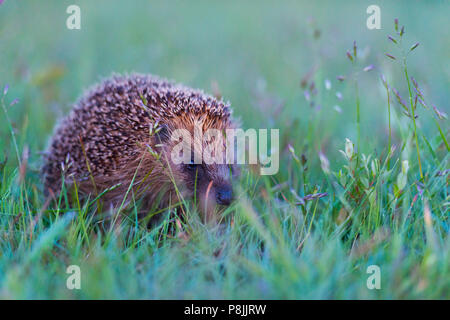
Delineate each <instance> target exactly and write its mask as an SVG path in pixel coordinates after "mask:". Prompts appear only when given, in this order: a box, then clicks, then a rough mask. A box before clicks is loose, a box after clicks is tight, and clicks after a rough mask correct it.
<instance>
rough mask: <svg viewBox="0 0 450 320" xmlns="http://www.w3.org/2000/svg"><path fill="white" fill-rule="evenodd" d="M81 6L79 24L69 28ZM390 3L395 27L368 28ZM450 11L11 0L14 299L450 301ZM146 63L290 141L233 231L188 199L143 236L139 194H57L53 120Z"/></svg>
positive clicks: (7, 270)
mask: <svg viewBox="0 0 450 320" xmlns="http://www.w3.org/2000/svg"><path fill="white" fill-rule="evenodd" d="M72 2H76V4H77V5H79V6H80V8H81V29H80V30H69V29H67V28H66V19H67V17H68V14H67V13H66V8H67V6H69V5H71V4H72ZM376 2H379V4H378V5H379V6H380V8H381V29H379V30H369V29H368V28H367V27H366V19H367V18H368V16H369V15H368V14H367V13H366V8H367V7H368V6H369V5H371V4H377V3H376ZM448 12H450V3H449V2H448V1H427V2H425V1H406V0H402V1H339V2H337V1H282V2H279V3H278V2H277V3H275V2H269V1H258V2H257V3H256V2H251V1H227V2H211V1H189V2H182V1H170V2H169V1H152V2H148V1H134V2H133V4H129V5H124V4H123V2H119V1H105V0H101V1H95V3H94V2H93V1H87V0H82V1H66V0H62V1H61V0H59V1H56V0H54V1H52V0H48V1H8V0H6V1H2V3H1V4H0V48H1V50H0V52H1V54H0V98H1V99H0V100H1V109H0V298H1V299H449V298H450V237H449V218H448V216H449V215H448V207H449V199H450V198H449V193H448V182H449V165H448V161H449V152H448V151H449V146H448V142H449V138H450V137H449V125H448V121H449V120H448V114H449V111H450V109H449V104H448V102H449V99H450V96H449V85H450V81H449V79H450V63H449V61H450V59H449V58H450V38H449V37H448V33H449V26H448ZM395 19H398V25H396V23H395V21H396V20H395ZM403 27H404V28H403ZM389 36H390V37H391V38H389ZM417 44H418V45H417ZM132 71H136V72H141V73H152V74H156V75H159V76H162V77H166V78H169V79H174V80H176V81H178V82H182V83H184V84H186V85H188V86H191V87H194V88H202V89H204V90H205V91H207V92H210V93H213V94H215V95H218V96H222V97H223V98H224V99H225V100H229V101H230V103H231V106H232V108H233V110H234V115H235V116H236V117H239V118H240V119H241V121H242V124H243V127H244V128H257V129H258V128H277V129H279V130H280V151H279V157H280V170H279V172H278V173H277V174H276V175H273V176H259V175H257V174H255V172H253V171H252V170H250V169H248V168H243V170H242V176H241V179H240V182H239V185H238V189H237V190H238V194H237V199H236V201H235V202H234V203H233V204H232V205H231V206H230V207H229V208H227V209H226V210H225V211H224V213H223V215H224V217H225V219H224V223H223V224H222V225H219V226H212V225H207V224H204V223H203V222H202V221H201V219H200V218H199V215H198V214H197V212H196V209H195V205H193V204H192V203H190V202H189V201H186V202H185V203H183V204H182V205H180V206H178V207H176V208H168V209H167V210H164V211H162V212H158V214H162V215H164V217H165V218H164V219H163V220H162V222H161V223H160V224H159V225H157V226H155V227H154V228H151V229H148V228H147V227H146V224H145V223H143V222H142V221H139V219H138V218H137V207H138V206H139V199H136V203H133V204H131V205H129V206H127V207H124V208H117V209H115V210H106V211H103V212H98V210H97V209H96V208H97V206H96V201H92V199H91V200H90V201H85V202H75V203H69V201H68V200H67V194H64V193H63V194H62V195H61V196H59V197H57V198H48V199H47V198H45V197H44V194H43V186H42V182H41V179H40V175H39V170H40V167H41V165H42V158H41V152H42V151H44V150H45V148H46V145H47V143H48V139H49V137H50V136H51V133H52V130H53V127H54V125H55V123H56V122H57V120H58V119H60V118H61V117H62V116H64V115H65V114H67V113H68V111H69V110H70V108H71V105H72V104H73V103H74V102H75V101H76V99H77V98H78V97H79V96H81V94H82V92H83V90H84V89H86V88H87V87H89V86H91V85H92V84H94V83H96V82H98V81H99V80H100V79H101V78H103V77H107V76H109V75H110V74H111V73H113V72H119V73H125V72H132ZM155 210H156V209H155ZM181 216H182V217H183V219H181V218H180V217H181ZM111 221H112V222H111ZM173 226H175V228H174V227H173ZM70 265H77V266H79V267H80V270H81V289H79V290H78V289H75V290H70V289H68V288H67V286H66V281H67V278H68V276H69V274H67V273H66V270H67V267H68V266H70ZM370 266H377V267H378V268H379V271H380V288H379V289H370V288H369V287H370V286H369V287H368V285H367V280H368V278H369V277H370V276H371V275H372V273H371V272H369V273H368V272H367V271H368V267H370ZM369 270H373V269H371V268H369ZM369 282H370V281H369Z"/></svg>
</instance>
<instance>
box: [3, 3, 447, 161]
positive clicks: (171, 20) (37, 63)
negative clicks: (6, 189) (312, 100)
mask: <svg viewBox="0 0 450 320" xmlns="http://www.w3.org/2000/svg"><path fill="white" fill-rule="evenodd" d="M70 4H77V5H79V6H80V8H81V30H68V29H67V28H66V19H67V17H68V16H69V14H67V13H66V8H67V6H69V5H70ZM371 4H377V5H379V6H380V8H381V30H368V29H367V27H366V19H367V17H368V16H369V15H368V14H367V13H366V8H367V7H368V6H369V5H371ZM449 9H450V6H449V2H448V1H375V2H374V1H339V2H336V1H281V2H277V3H274V2H272V1H258V2H257V3H256V2H254V1H227V2H226V3H225V2H214V3H212V2H210V1H189V2H185V1H133V2H131V3H127V4H124V3H123V2H121V1H95V2H93V1H61V0H58V1H39V2H36V1H8V0H6V1H5V2H4V3H3V4H2V5H1V6H0V48H1V55H0V82H1V84H2V85H4V84H5V83H8V84H9V85H10V92H11V93H10V95H9V96H10V97H13V96H17V97H18V98H19V99H20V103H19V104H17V105H15V106H14V110H11V114H12V118H13V119H14V120H15V122H16V123H18V125H19V126H20V124H22V125H23V122H24V121H29V123H30V125H29V126H28V127H27V128H28V129H27V132H26V134H22V135H21V136H20V138H19V139H20V141H21V143H24V142H25V141H26V142H27V143H28V144H30V145H31V148H32V151H38V150H40V149H42V148H44V146H45V142H46V137H48V135H49V134H50V133H51V130H52V127H53V125H54V120H55V119H56V118H58V117H60V116H61V115H63V114H65V113H66V112H67V110H68V109H70V106H71V104H72V103H73V102H74V101H75V100H76V99H77V97H79V96H80V95H81V93H82V90H83V89H85V88H87V87H89V86H90V85H92V84H94V83H96V82H98V81H99V80H100V79H101V78H102V77H105V76H109V75H110V74H111V73H112V72H132V71H137V72H143V73H153V74H157V75H160V76H162V77H167V78H170V79H174V80H176V81H179V82H183V83H185V84H187V85H189V86H192V87H197V88H202V89H204V90H205V91H207V92H216V91H219V92H220V93H221V94H222V95H223V97H224V99H225V100H229V101H230V102H231V103H232V106H233V107H234V112H235V114H236V115H237V116H239V117H241V119H242V120H243V124H244V127H254V128H264V127H279V128H281V130H282V132H281V134H282V135H283V134H288V135H289V138H287V139H288V140H293V141H290V142H291V143H292V144H294V145H296V146H297V147H299V146H300V147H303V144H305V143H306V142H302V137H305V136H306V135H308V134H309V135H310V136H311V137H312V136H314V139H309V140H308V141H309V142H310V144H313V143H314V144H315V145H314V146H310V147H311V148H312V150H311V151H314V153H316V151H317V150H319V149H320V148H321V147H322V148H325V149H327V146H328V145H332V146H333V145H335V144H337V143H338V144H341V143H342V141H343V140H344V138H345V137H349V138H352V140H355V139H356V138H355V126H354V122H355V112H354V109H355V108H354V91H353V87H352V86H348V85H347V84H346V83H339V82H338V81H337V80H336V76H338V75H341V74H343V75H346V74H349V72H350V71H351V66H350V63H349V61H348V60H347V58H346V56H345V52H346V50H348V49H350V48H351V46H352V43H353V41H354V40H356V41H357V44H358V48H359V49H360V50H361V52H362V54H365V55H366V57H365V61H364V62H363V63H364V64H367V65H369V64H373V65H374V66H375V67H376V69H375V70H374V71H372V72H370V73H368V74H361V75H360V78H361V84H360V87H361V88H360V95H361V110H362V119H361V122H362V132H361V134H362V140H363V141H365V142H366V143H367V144H365V146H364V149H363V150H362V151H365V152H369V151H372V150H373V148H375V147H377V146H380V145H382V146H383V145H385V144H386V139H385V138H386V137H387V129H386V127H387V126H386V124H387V116H386V97H385V96H386V94H385V91H384V88H383V87H382V86H381V83H380V81H379V75H380V72H382V73H384V74H385V75H386V77H387V78H388V80H391V78H395V77H403V74H402V73H401V72H400V71H401V70H400V69H399V67H398V66H397V64H395V63H393V62H392V61H389V59H387V58H386V57H385V56H384V53H385V52H391V53H392V54H394V55H395V50H394V49H393V45H392V43H390V42H389V41H388V40H387V34H392V33H393V20H394V18H399V20H400V23H401V24H402V25H403V24H404V25H405V26H406V36H407V43H408V42H409V43H408V44H407V45H411V44H413V43H415V42H417V41H418V42H420V46H419V47H418V48H417V49H416V50H415V52H414V54H412V55H411V56H410V58H409V61H410V63H409V67H410V74H411V75H413V76H414V77H415V78H416V79H419V80H420V83H421V85H422V87H423V88H424V89H425V91H426V93H427V97H429V99H430V100H431V101H433V103H434V104H435V105H436V106H438V107H439V108H441V109H443V110H445V109H446V108H447V107H448V88H449V78H450V63H449V58H450V56H449V55H450V38H449V37H448V31H449V27H448V13H449ZM318 35H319V36H318ZM317 36H318V37H317ZM362 67H364V65H361V68H362ZM311 70H315V74H314V75H313V79H314V80H315V83H316V87H317V90H318V91H319V95H318V97H317V98H316V100H317V101H316V107H314V108H311V107H310V106H309V104H308V102H307V101H306V100H305V98H304V95H303V89H301V88H300V81H301V79H302V78H303V77H304V76H305V75H306V74H307V73H308V72H310V71H311ZM326 79H329V80H330V81H331V84H332V88H331V90H329V91H327V90H326V89H325V88H324V81H325V80H326ZM402 83H404V81H403V82H402ZM398 89H399V90H400V91H401V90H402V89H405V88H404V87H400V88H398ZM336 92H340V93H342V96H343V98H342V100H339V99H338V98H337V97H336V95H335V94H336ZM403 92H404V91H403ZM404 97H405V98H406V94H405V93H404ZM336 105H337V106H339V108H340V109H341V110H342V112H341V113H339V112H337V111H336V110H335V108H334V106H336ZM394 105H395V103H394ZM317 106H318V107H317ZM394 108H398V105H395V106H394ZM397 110H400V109H399V108H398V109H397ZM447 113H448V112H447ZM419 116H420V114H419ZM295 120H298V121H299V125H297V126H295V127H292V129H293V130H292V131H289V132H287V131H286V130H289V129H290V128H291V127H290V126H292V125H293V122H294V121H295ZM312 121H314V126H311V125H309V126H308V124H310V123H311V122H312ZM420 125H422V126H424V127H426V126H427V122H426V121H423V122H421V124H420ZM394 134H395V132H394ZM1 135H2V140H3V141H5V140H8V139H7V135H8V133H7V131H6V130H1ZM374 135H375V136H377V137H379V138H380V139H372V137H373V136H374ZM303 140H305V139H303ZM305 141H306V140H305ZM394 142H395V141H394ZM332 149H336V148H334V147H333V148H332ZM335 151H336V150H333V151H331V152H335ZM332 155H334V154H332ZM336 155H337V153H336Z"/></svg>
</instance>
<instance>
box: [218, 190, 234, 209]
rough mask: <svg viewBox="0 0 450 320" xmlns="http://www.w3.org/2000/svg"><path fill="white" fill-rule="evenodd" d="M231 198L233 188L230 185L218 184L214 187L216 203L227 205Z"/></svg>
mask: <svg viewBox="0 0 450 320" xmlns="http://www.w3.org/2000/svg"><path fill="white" fill-rule="evenodd" d="M232 200H233V189H232V188H231V186H227V185H225V186H220V187H217V188H216V201H217V203H218V204H222V205H225V206H228V205H229V204H230V203H231V201H232Z"/></svg>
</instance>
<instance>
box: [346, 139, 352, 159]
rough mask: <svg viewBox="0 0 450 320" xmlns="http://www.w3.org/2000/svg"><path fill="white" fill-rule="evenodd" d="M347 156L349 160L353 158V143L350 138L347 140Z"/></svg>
mask: <svg viewBox="0 0 450 320" xmlns="http://www.w3.org/2000/svg"><path fill="white" fill-rule="evenodd" d="M345 155H346V156H347V158H348V159H349V160H350V159H351V158H352V157H353V142H351V140H350V139H348V138H345Z"/></svg>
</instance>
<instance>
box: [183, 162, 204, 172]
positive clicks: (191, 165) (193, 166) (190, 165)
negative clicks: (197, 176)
mask: <svg viewBox="0 0 450 320" xmlns="http://www.w3.org/2000/svg"><path fill="white" fill-rule="evenodd" d="M184 167H185V168H186V170H187V171H192V172H195V171H196V170H197V169H198V168H199V167H200V165H198V164H196V163H194V160H191V162H189V163H188V164H186V165H185V166H184Z"/></svg>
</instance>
